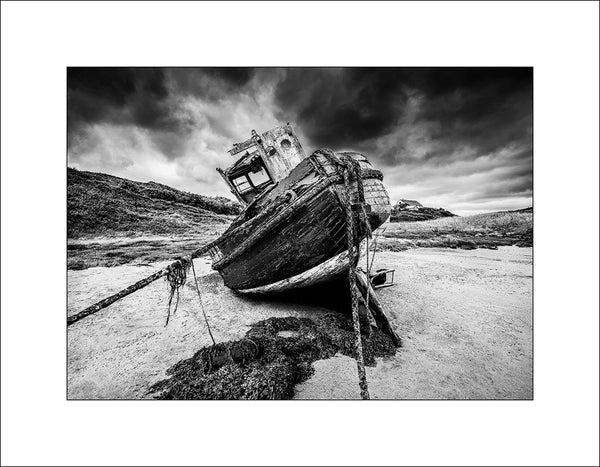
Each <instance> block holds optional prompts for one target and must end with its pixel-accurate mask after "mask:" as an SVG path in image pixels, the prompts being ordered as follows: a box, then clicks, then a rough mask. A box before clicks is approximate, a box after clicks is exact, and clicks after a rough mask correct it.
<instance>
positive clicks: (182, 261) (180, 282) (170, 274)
mask: <svg viewBox="0 0 600 467" xmlns="http://www.w3.org/2000/svg"><path fill="white" fill-rule="evenodd" d="M191 263H192V257H191V256H185V257H182V258H179V261H177V262H175V263H174V264H172V265H171V266H170V267H169V268H168V271H167V275H166V277H165V279H166V281H167V282H168V283H169V287H170V291H169V303H168V304H167V321H166V323H165V327H166V326H167V325H168V324H169V318H170V317H171V302H172V301H173V295H175V294H177V300H176V301H175V308H174V309H173V314H175V312H176V311H177V307H178V306H179V289H180V288H181V287H183V286H184V285H185V282H186V280H187V272H188V270H189V269H190V264H191Z"/></svg>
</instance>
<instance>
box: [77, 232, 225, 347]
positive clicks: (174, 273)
mask: <svg viewBox="0 0 600 467" xmlns="http://www.w3.org/2000/svg"><path fill="white" fill-rule="evenodd" d="M212 247H213V243H212V242H211V243H208V244H206V245H203V246H202V247H200V248H198V249H197V250H196V251H194V252H193V253H192V254H191V255H189V256H186V257H183V258H179V259H178V260H177V261H174V262H173V263H171V264H169V265H168V266H167V267H165V268H163V269H161V270H160V271H157V272H155V273H154V274H152V275H150V276H148V277H146V278H144V279H142V280H140V281H138V282H136V283H135V284H132V285H130V286H129V287H126V288H124V289H123V290H121V291H119V292H117V293H116V294H113V295H111V296H110V297H107V298H105V299H104V300H100V301H99V302H97V303H94V304H93V305H91V306H89V307H87V308H86V309H85V310H83V311H80V312H79V313H76V314H74V315H71V316H68V317H67V326H71V325H73V324H75V323H76V322H77V321H80V320H82V319H83V318H85V317H86V316H90V315H93V314H94V313H98V312H99V311H100V310H102V309H104V308H106V307H107V306H109V305H111V304H113V303H115V302H116V301H117V300H119V299H121V298H123V297H126V296H127V295H129V294H132V293H133V292H135V291H136V290H140V289H141V288H143V287H146V286H147V285H148V284H151V283H152V282H154V281H155V280H157V279H160V278H161V277H163V276H167V280H168V281H169V285H170V286H171V292H170V297H169V307H168V316H167V323H168V322H169V316H170V314H171V301H172V299H173V295H174V294H175V292H177V301H176V304H175V309H177V303H178V302H179V287H181V285H183V284H180V285H177V284H179V283H180V282H181V280H183V283H185V275H186V272H187V269H188V268H189V265H190V263H191V264H192V265H193V261H192V260H193V259H194V258H198V257H200V256H202V255H203V254H205V253H207V252H208V250H210V249H211V248H212ZM182 270H183V271H184V272H182ZM169 277H170V279H169ZM195 277H196V274H195V271H194V278H195ZM196 285H197V283H196ZM198 293H199V292H198ZM202 313H204V308H202ZM204 317H205V318H206V314H204ZM207 325H208V321H207ZM209 332H210V328H209ZM210 337H211V338H212V333H211V335H210ZM213 342H214V339H213Z"/></svg>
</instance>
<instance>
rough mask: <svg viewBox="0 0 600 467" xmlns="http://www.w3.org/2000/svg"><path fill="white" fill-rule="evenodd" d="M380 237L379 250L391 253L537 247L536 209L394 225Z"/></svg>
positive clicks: (387, 228)
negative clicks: (534, 215) (439, 249)
mask: <svg viewBox="0 0 600 467" xmlns="http://www.w3.org/2000/svg"><path fill="white" fill-rule="evenodd" d="M384 229H385V230H384V231H383V232H382V233H381V234H380V236H381V238H380V239H379V247H380V248H381V249H383V250H388V251H402V250H406V249H408V248H416V247H432V248H461V249H466V250H472V249H474V248H491V249H496V248H497V247H499V246H509V245H516V246H521V247H531V246H533V208H526V209H518V210H515V211H500V212H492V213H487V214H477V215H474V216H465V217H458V216H454V217H444V218H438V219H433V220H427V221H423V222H399V223H390V224H389V225H388V226H387V227H385V228H384Z"/></svg>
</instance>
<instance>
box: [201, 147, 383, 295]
mask: <svg viewBox="0 0 600 467" xmlns="http://www.w3.org/2000/svg"><path fill="white" fill-rule="evenodd" d="M351 154H352V157H354V158H356V159H357V160H359V162H360V165H361V169H362V171H363V172H362V173H363V176H362V179H363V185H364V193H365V210H366V212H367V218H368V221H369V224H370V226H371V229H376V228H377V227H379V226H380V225H381V224H382V223H383V222H385V221H386V220H387V219H388V217H389V214H390V203H389V196H388V194H387V192H386V190H385V188H384V186H383V184H382V175H381V173H380V172H378V171H375V170H373V169H372V167H371V166H370V164H369V163H368V161H366V159H365V158H364V156H362V155H360V154H358V153H351ZM278 185H279V186H277V187H275V188H274V189H273V190H271V191H270V193H267V194H266V195H265V196H262V197H261V198H260V199H257V200H256V201H255V203H253V204H251V205H250V206H248V208H247V210H246V212H244V213H242V214H241V215H240V218H238V219H236V221H234V223H233V224H232V226H231V227H230V228H229V229H228V231H227V232H225V233H224V235H223V236H222V237H221V238H220V239H219V240H218V241H217V242H216V246H215V248H214V249H213V250H211V254H212V255H213V268H214V269H216V270H217V271H219V273H220V274H221V276H222V277H223V281H224V283H225V285H226V286H228V287H230V288H232V289H235V290H237V291H239V292H243V293H271V292H281V291H286V290H290V289H293V288H299V287H305V286H310V285H314V284H317V283H321V282H325V281H328V280H332V279H335V278H339V277H340V275H342V274H344V273H346V271H347V269H348V252H347V248H348V239H347V230H346V207H345V199H346V198H345V196H346V195H345V186H344V183H343V178H342V176H341V168H340V167H339V163H337V164H336V160H335V159H333V160H332V158H330V157H327V155H324V154H313V155H312V156H311V157H310V158H308V159H306V160H305V161H303V162H302V163H301V164H299V165H298V166H297V167H296V168H295V169H294V170H293V171H292V172H291V173H290V174H289V176H288V177H287V178H286V179H284V180H282V181H281V182H280V183H279V184H278ZM357 199H358V186H357V181H356V180H352V181H351V186H350V201H351V202H356V201H357ZM355 227H356V229H357V232H358V237H359V239H360V240H363V239H364V238H365V237H366V229H365V227H364V225H363V224H360V223H357V224H356V225H355Z"/></svg>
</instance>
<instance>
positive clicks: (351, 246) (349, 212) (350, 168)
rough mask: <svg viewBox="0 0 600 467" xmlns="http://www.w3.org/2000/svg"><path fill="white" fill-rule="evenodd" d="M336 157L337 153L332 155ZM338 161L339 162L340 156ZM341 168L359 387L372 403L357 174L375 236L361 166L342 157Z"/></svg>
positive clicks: (361, 204)
mask: <svg viewBox="0 0 600 467" xmlns="http://www.w3.org/2000/svg"><path fill="white" fill-rule="evenodd" d="M331 152H332V153H333V151H331ZM334 157H336V158H337V156H335V154H334ZM337 159H338V161H339V163H340V165H341V166H342V172H343V177H344V189H345V196H344V203H343V204H344V210H345V214H346V235H347V238H348V265H349V269H348V280H349V283H350V296H351V300H352V324H353V327H354V336H355V347H356V366H357V369H358V385H359V387H360V395H361V397H362V399H364V400H367V399H370V396H369V384H368V382H367V374H366V370H365V361H364V356H363V347H362V337H361V331H360V316H359V311H358V307H359V303H358V290H357V288H356V263H357V262H358V259H359V257H360V234H359V232H357V230H358V229H355V228H354V211H353V209H352V199H351V185H350V174H351V172H354V175H355V178H356V183H357V188H358V203H357V204H358V206H359V211H358V213H359V215H358V220H359V225H360V224H362V223H363V222H364V224H366V226H367V228H366V231H367V237H368V236H370V235H371V229H370V225H369V223H368V221H367V218H366V213H365V209H364V201H365V195H364V187H363V183H362V176H361V173H360V164H359V163H358V161H356V160H354V159H353V158H351V157H349V156H342V157H340V158H337Z"/></svg>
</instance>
